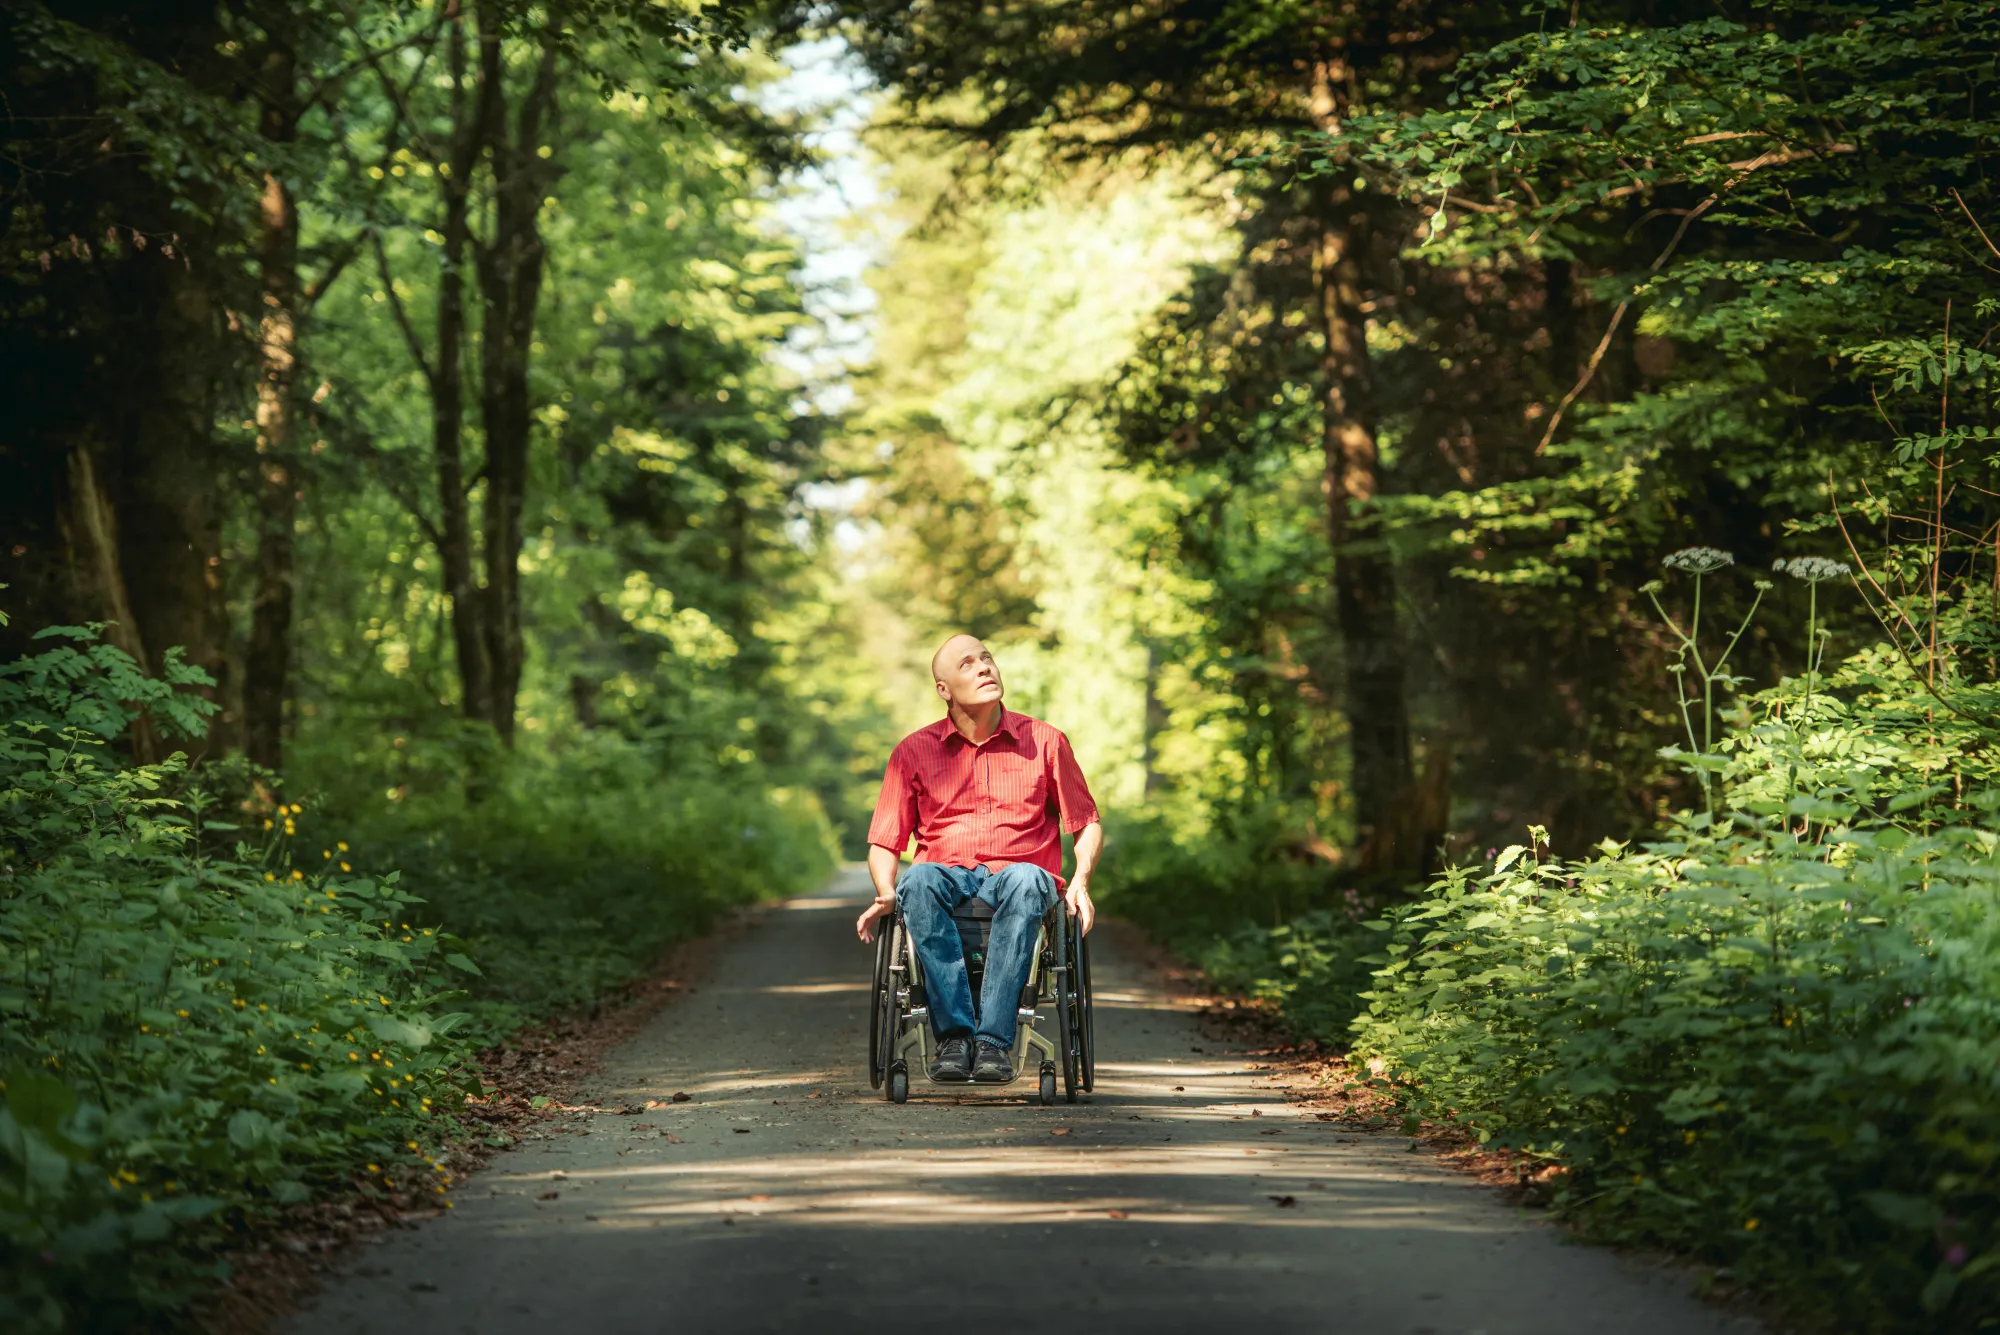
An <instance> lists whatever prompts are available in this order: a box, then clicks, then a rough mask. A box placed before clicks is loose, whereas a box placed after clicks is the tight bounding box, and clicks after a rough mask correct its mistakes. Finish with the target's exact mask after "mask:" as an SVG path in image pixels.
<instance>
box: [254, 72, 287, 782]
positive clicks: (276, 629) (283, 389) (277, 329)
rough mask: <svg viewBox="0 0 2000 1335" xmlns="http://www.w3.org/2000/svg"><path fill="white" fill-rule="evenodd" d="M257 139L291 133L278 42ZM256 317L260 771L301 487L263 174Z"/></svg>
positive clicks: (272, 734)
mask: <svg viewBox="0 0 2000 1335" xmlns="http://www.w3.org/2000/svg"><path fill="white" fill-rule="evenodd" d="M261 73H262V80H263V88H262V90H261V97H262V100H263V108H262V113H261V118H260V126H259V128H260V130H261V131H262V133H263V136H264V139H265V141H266V142H267V143H270V144H272V145H285V144H289V143H291V142H292V141H293V140H294V139H295V138H296V137H297V134H298V116H299V113H298V54H297V52H296V51H295V50H294V49H293V47H292V45H291V43H290V41H289V40H287V38H285V37H284V36H282V35H280V36H278V37H277V39H276V41H275V42H274V44H273V46H272V48H271V51H270V53H269V55H268V56H267V57H266V58H265V61H264V68H263V70H262V72H261ZM257 259H258V269H259V275H258V276H259V282H260V286H261V287H262V289H263V304H264V309H263V311H262V314H261V316H260V318H259V320H258V325H257V354H258V365H257V520H258V526H257V589H256V593H255V595H254V596H253V597H252V599H251V604H250V647H249V652H248V655H247V657H246V659H245V661H244V675H243V750H244V753H245V754H246V755H248V756H249V757H250V759H251V760H252V761H254V762H256V763H257V764H259V765H262V766H264V767H266V768H267V769H281V768H283V765H284V737H285V699H286V696H287V694H288V688H289V683H290V676H291V649H292V593H293V575H294V568H295V566H296V555H297V552H296V548H297V543H296V539H295V536H294V533H295V516H296V512H297V505H298V495H299V486H300V478H299V475H298V471H299V470H298V463H297V459H296V455H295V439H294V438H295V435H296V424H295V418H296V416H297V404H296V399H295V388H296V386H295V380H296V378H297V373H298V351H299V349H298V321H299V215H298V208H297V205H296V203H295V201H294V200H293V198H292V191H291V187H290V186H288V185H287V184H286V183H285V181H284V180H283V178H282V177H280V176H279V175H278V173H277V171H275V170H268V171H266V172H265V173H264V192H263V197H262V199H261V201H260V205H259V212H258V256H257Z"/></svg>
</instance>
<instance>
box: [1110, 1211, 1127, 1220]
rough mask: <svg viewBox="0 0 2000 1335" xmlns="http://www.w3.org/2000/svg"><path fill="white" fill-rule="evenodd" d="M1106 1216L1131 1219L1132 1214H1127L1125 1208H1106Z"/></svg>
mask: <svg viewBox="0 0 2000 1335" xmlns="http://www.w3.org/2000/svg"><path fill="white" fill-rule="evenodd" d="M1104 1217H1105V1218H1106V1219H1130V1218H1131V1217H1132V1216H1131V1215H1129V1214H1126V1213H1125V1212H1124V1211H1123V1210H1106V1211H1105V1212H1104Z"/></svg>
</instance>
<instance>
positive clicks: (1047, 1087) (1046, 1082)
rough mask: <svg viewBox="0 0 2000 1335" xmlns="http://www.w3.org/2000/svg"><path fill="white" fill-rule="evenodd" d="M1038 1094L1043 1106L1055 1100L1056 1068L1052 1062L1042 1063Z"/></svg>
mask: <svg viewBox="0 0 2000 1335" xmlns="http://www.w3.org/2000/svg"><path fill="white" fill-rule="evenodd" d="M1040 1095H1041V1100H1042V1106H1043V1107H1044V1108H1046V1107H1048V1106H1049V1105H1050V1104H1052V1103H1054V1102H1055V1101H1056V1068H1055V1063H1054V1062H1043V1063H1042V1087H1041V1090H1040Z"/></svg>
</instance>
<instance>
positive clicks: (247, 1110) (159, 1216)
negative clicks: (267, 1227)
mask: <svg viewBox="0 0 2000 1335" xmlns="http://www.w3.org/2000/svg"><path fill="white" fill-rule="evenodd" d="M44 638H55V639H58V640H64V639H66V640H67V641H68V642H67V643H59V644H57V645H55V646H54V647H51V648H50V649H48V650H47V651H45V652H42V653H39V654H36V655H33V656H31V657H28V658H24V659H21V660H19V661H17V662H14V663H11V664H7V665H5V666H0V1019H4V1023H0V1079H4V1082H5V1086H4V1093H5V1104H4V1106H0V1328H4V1329H6V1330H8V1331H10V1332H11V1331H21V1332H43V1331H58V1330H104V1331H113V1330H115V1331H127V1330H135V1329H144V1328H152V1327H155V1326H161V1325H167V1324H171V1323H172V1322H173V1320H174V1319H175V1315H176V1313H177V1312H178V1311H180V1310H181V1309H182V1308H183V1306H184V1305H185V1304H186V1303H187V1301H188V1300H190V1299H191V1298H193V1297H195V1296H196V1295H198V1294H199V1293H200V1292H202V1291H203V1290H204V1289H205V1288H207V1287H208V1286H210V1285H212V1284H213V1283H214V1282H216V1280H217V1279H218V1278H220V1277H221V1275H222V1265H221V1263H220V1262H219V1261H218V1260H217V1259H216V1258H217V1256H218V1254H219V1252H220V1251H221V1249H223V1248H224V1247H225V1246H227V1245H229V1243H230V1242H231V1240H232V1239H241V1238H242V1237H244V1236H245V1235H246V1234H247V1233H249V1232H252V1231H254V1230H255V1229H256V1228H257V1227H258V1225H259V1222H260V1220H261V1219H263V1218H264V1217H265V1216H267V1215H268V1214H269V1213H270V1212H271V1211H272V1210H274V1209H275V1208H277V1207H279V1206H283V1205H286V1204H290V1203H294V1202H299V1201H304V1200H308V1199H312V1198H314V1197H316V1196H322V1195H325V1194H328V1193H333V1192H341V1191H352V1190H360V1191H362V1192H364V1193H367V1192H371V1191H378V1190H381V1191H386V1190H388V1187H389V1181H390V1178H391V1176H392V1175H394V1176H397V1177H398V1178H399V1180H400V1179H403V1178H407V1176H408V1172H409V1170H410V1169H412V1168H417V1169H420V1170H422V1171H430V1172H434V1173H435V1174H436V1175H437V1176H436V1180H435V1185H434V1190H435V1192H436V1194H437V1196H438V1199H439V1201H440V1203H441V1204H443V1203H447V1202H448V1196H447V1186H448V1179H447V1178H446V1177H445V1176H444V1174H443V1171H442V1169H440V1168H438V1167H437V1165H436V1164H435V1162H434V1155H435V1151H436V1150H437V1148H438V1147H439V1146H440V1145H441V1144H442V1143H443V1142H444V1141H446V1140H448V1139H450V1138H452V1137H453V1136H454V1135H455V1134H457V1133H458V1132H459V1130H460V1128H459V1127H458V1124H457V1122H456V1120H455V1117H454V1110H455V1109H457V1108H458V1107H459V1106H460V1105H461V1103H462V1101H463V1099H464V1098H465V1097H466V1096H467V1095H468V1094H477V1093H478V1092H479V1088H480V1087H479V1084H478V1075H477V1070H476V1066H475V1063H474V1057H475V1054H476V1053H477V1052H478V1051H479V1050H480V1048H482V1047H483V1046H485V1045H487V1044H489V1043H491V1042H493V1041H495V1040H497V1039H499V1038H501V1037H504V1036H505V1034H506V1033H508V1032H509V1031H510V1030H511V1029H513V1028H515V1027H517V1026H518V1025H520V1024H521V1023H523V1022H525V1021H527V1020H530V1019H533V1018H535V1017H537V1016H540V1015H542V1014H544V1013H546V1012H547V1011H548V1010H550V1009H551V1008H554V1007H557V1006H561V1005H565V1004H570V1003H574V1002H578V1001H582V1000H586V999H588V998H590V997H592V996H594V995H597V994H599V993H601V992H602V991H604V990H606V989H608V988H610V987H612V986H614V985H616V984H617V983H619V982H622V981H624V980H626V979H628V978H630V977H631V976H632V975H633V974H634V973H636V972H637V971H638V970H640V969H643V968H644V967H645V966H646V965H647V964H648V963H649V962H650V961H651V960H652V959H653V958H654V957H655V956H656V955H657V952H658V951H659V950H660V948H661V947H662V946H664V945H665V944H667V943H669V942H671V941H673V940H675V939H677V938H679V937H682V936H685V935H687V934H690V933H692V932H694V931H696V930H698V929H699V928H700V927H701V926H702V925H703V924H704V923H706V922H707V921H708V919H709V917H710V916H711V915H712V914H713V912H714V911H715V910H716V909H717V908H718V907H720V906H723V905H725V904H728V903H733V902H741V901H745V900H748V899H751V898H754V897H756V896H759V895H764V894H772V893H778V892H783V891H789V890H795V889H798V888H800V887H802V886H804V885H806V884H809V883H810V881H811V880H812V879H814V878H815V877H817V876H819V875H821V874H822V873H823V871H824V869H825V867H826V866H827V865H828V863H829V861H830V855H829V854H828V852H827V849H828V847H829V838H828V834H827V830H826V826H825V821H824V818H823V817H821V816H820V814H819V812H818V808H817V806H816V805H815V804H813V803H811V802H810V801H809V800H805V799H798V798H790V797H787V796H786V795H785V794H783V793H780V794H778V795H777V796H773V797H764V796H758V795H746V794H745V793H744V792H741V791H734V792H732V791H730V790H727V789H724V788H719V787H716V786H713V785H695V784H676V783H672V782H664V783H663V782H661V781H660V780H659V777H658V774H657V772H655V773H653V774H651V775H644V774H640V773H638V772H636V771H635V770H633V769H631V768H630V767H629V766H628V767H627V768H626V769H624V770H622V771H618V772H615V773H614V772H610V771H605V770H599V771H598V772H595V773H584V772H564V771H560V770H557V769H555V768H554V767H549V766H542V767H540V768H539V769H537V767H536V765H535V762H532V761H522V762H520V763H519V765H518V767H517V769H516V770H515V771H514V772H512V773H506V772H503V773H501V774H500V775H499V777H498V779H497V780H496V781H495V782H494V783H493V785H492V786H491V788H490V790H489V791H488V792H487V793H486V794H485V795H484V796H483V797H482V798H481V800H479V801H477V802H469V801H464V800H462V799H460V800H456V801H454V800H452V799H449V798H447V797H444V796H438V797H436V798H434V799H433V800H431V801H429V802H419V803H414V804H411V805H410V806H407V807H401V808H399V809H398V810H396V811H394V812H393V813H389V814H384V813H383V812H381V811H380V810H375V811H373V812H356V811H354V810H352V809H349V810H347V811H345V812H343V811H342V810H341V809H340V808H339V807H338V805H337V804H331V803H329V802H327V801H314V800H312V799H310V798H297V799H294V798H291V797H287V796H286V795H284V794H283V793H282V792H281V791H280V789H279V788H278V787H277V786H276V784H275V782H274V780H273V779H272V778H271V776H269V775H265V774H260V773H258V772H255V771H252V770H250V769H249V768H247V767H245V766H243V765H242V764H241V763H240V762H234V763H220V764H210V765H205V766H201V767H197V768H194V769H192V770H191V769H190V767H189V765H188V763H187V761H186V760H185V758H184V757H182V756H181V755H178V754H176V755H174V756H172V757H170V758H168V759H166V760H163V761H159V762H157V763H150V764H140V763H132V762H131V761H130V760H129V759H127V758H125V757H124V756H122V755H121V746H122V739H127V738H130V737H132V736H134V735H135V728H136V729H137V730H138V732H137V734H136V735H143V736H146V737H149V738H152V739H154V740H156V741H157V742H159V743H162V744H165V743H172V742H175V741H182V742H185V741H190V740H193V739H195V738H198V737H199V736H200V735H201V734H202V731H203V728H204V726H205V722H206V717H207V715H208V714H210V713H212V712H213V706H212V705H210V704H209V703H208V702H206V701H205V700H203V699H202V698H201V697H200V695H199V694H197V693H196V692H195V691H194V690H193V689H192V688H195V687H199V686H201V685H203V684H205V679H204V678H203V677H202V674H200V673H199V672H197V671H195V670H193V669H189V668H185V667H182V666H179V665H178V663H177V661H175V660H170V662H169V670H168V672H167V673H166V674H165V677H164V679H161V680H152V679H148V678H147V677H145V676H144V675H143V674H142V673H141V672H140V671H139V670H138V669H137V667H136V666H135V665H134V664H133V662H132V660H131V659H130V658H128V657H127V656H126V655H125V654H123V653H122V652H121V651H119V650H118V649H115V648H113V647H111V646H109V645H106V644H103V643H99V642H96V641H95V639H94V637H93V636H92V635H91V633H90V631H88V630H86V629H78V628H58V629H57V630H55V631H50V632H44ZM115 743H117V744H115Z"/></svg>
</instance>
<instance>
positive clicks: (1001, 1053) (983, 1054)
mask: <svg viewBox="0 0 2000 1335" xmlns="http://www.w3.org/2000/svg"><path fill="white" fill-rule="evenodd" d="M972 1078H973V1079H974V1080H977V1081H978V1082H979V1083H980V1084H982V1085H1004V1084H1006V1083H1007V1082H1008V1081H1009V1080H1012V1079H1013V1078H1014V1063H1013V1062H1012V1061H1010V1060H1008V1057H1007V1050H1006V1049H1005V1048H996V1047H994V1046H993V1045H992V1044H991V1043H981V1044H980V1045H979V1057H978V1059H977V1060H976V1061H974V1062H973V1064H972Z"/></svg>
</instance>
